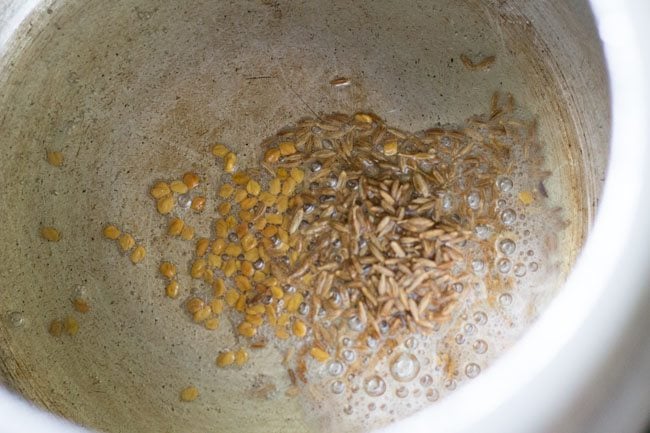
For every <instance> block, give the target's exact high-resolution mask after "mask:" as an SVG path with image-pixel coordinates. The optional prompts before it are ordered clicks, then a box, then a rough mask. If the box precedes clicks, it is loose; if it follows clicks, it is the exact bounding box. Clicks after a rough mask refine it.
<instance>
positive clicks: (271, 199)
mask: <svg viewBox="0 0 650 433" xmlns="http://www.w3.org/2000/svg"><path fill="white" fill-rule="evenodd" d="M259 199H260V201H261V202H262V203H264V204H265V205H266V207H271V206H273V204H274V203H275V196H274V195H273V194H271V193H270V192H266V191H262V192H260V196H259Z"/></svg>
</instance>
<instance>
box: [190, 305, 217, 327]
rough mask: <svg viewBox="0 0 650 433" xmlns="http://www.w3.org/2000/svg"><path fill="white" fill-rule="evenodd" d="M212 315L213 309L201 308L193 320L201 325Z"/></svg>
mask: <svg viewBox="0 0 650 433" xmlns="http://www.w3.org/2000/svg"><path fill="white" fill-rule="evenodd" d="M210 314H212V309H211V308H210V307H209V306H207V305H206V306H204V307H203V308H201V309H200V310H199V311H197V312H196V313H194V316H192V320H194V322H195V323H201V322H203V321H204V320H206V319H207V318H209V317H210Z"/></svg>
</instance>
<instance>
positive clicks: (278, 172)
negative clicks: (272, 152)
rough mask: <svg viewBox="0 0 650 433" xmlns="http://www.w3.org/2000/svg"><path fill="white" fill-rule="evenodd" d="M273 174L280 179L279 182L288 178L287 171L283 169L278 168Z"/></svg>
mask: <svg viewBox="0 0 650 433" xmlns="http://www.w3.org/2000/svg"><path fill="white" fill-rule="evenodd" d="M275 174H276V175H277V176H278V178H280V180H285V179H286V178H288V177H289V171H288V170H287V169H286V168H284V167H278V169H277V170H276V171H275Z"/></svg>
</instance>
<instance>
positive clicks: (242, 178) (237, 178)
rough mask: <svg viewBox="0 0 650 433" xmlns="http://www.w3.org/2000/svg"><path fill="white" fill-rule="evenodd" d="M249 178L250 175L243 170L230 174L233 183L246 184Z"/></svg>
mask: <svg viewBox="0 0 650 433" xmlns="http://www.w3.org/2000/svg"><path fill="white" fill-rule="evenodd" d="M249 180H250V177H249V176H248V174H246V172H245V171H238V172H237V173H234V174H233V175H232V181H233V183H234V184H236V185H239V186H242V185H246V184H247V183H248V181H249Z"/></svg>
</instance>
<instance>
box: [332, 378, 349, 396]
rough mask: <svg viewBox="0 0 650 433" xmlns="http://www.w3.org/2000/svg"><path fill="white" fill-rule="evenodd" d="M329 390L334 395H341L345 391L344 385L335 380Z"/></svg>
mask: <svg viewBox="0 0 650 433" xmlns="http://www.w3.org/2000/svg"><path fill="white" fill-rule="evenodd" d="M330 389H331V390H332V392H333V393H334V394H341V393H342V392H343V391H345V384H344V383H343V382H341V381H340V380H335V381H334V382H332V385H331V386H330Z"/></svg>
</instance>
